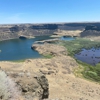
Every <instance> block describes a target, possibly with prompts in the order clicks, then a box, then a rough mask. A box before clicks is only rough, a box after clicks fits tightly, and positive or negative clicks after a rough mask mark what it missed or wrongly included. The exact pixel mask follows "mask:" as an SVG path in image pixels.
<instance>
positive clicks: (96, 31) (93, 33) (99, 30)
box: [81, 25, 100, 37]
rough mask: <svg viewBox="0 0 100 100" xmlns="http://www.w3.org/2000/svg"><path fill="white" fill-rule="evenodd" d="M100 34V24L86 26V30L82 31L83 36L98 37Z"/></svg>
mask: <svg viewBox="0 0 100 100" xmlns="http://www.w3.org/2000/svg"><path fill="white" fill-rule="evenodd" d="M97 36H100V26H94V25H90V26H86V28H85V30H84V31H83V32H82V33H81V37H97Z"/></svg>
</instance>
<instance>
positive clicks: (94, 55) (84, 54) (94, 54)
mask: <svg viewBox="0 0 100 100" xmlns="http://www.w3.org/2000/svg"><path fill="white" fill-rule="evenodd" d="M75 58H77V59H78V60H81V61H82V62H85V63H88V64H91V65H96V64H97V63H100V48H91V49H89V50H87V49H82V51H81V52H79V53H78V54H75Z"/></svg>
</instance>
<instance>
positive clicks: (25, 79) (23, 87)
mask: <svg viewBox="0 0 100 100" xmlns="http://www.w3.org/2000/svg"><path fill="white" fill-rule="evenodd" d="M8 75H9V76H10V77H11V78H12V79H13V80H15V83H16V84H17V86H18V87H20V91H21V93H22V95H23V96H24V98H25V100H33V98H37V99H38V100H41V99H45V98H48V97H49V84H48V80H47V78H46V77H45V75H43V74H42V73H38V72H37V73H36V72H35V73H30V72H27V71H26V72H15V71H13V73H10V72H9V73H8Z"/></svg>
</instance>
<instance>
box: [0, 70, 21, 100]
mask: <svg viewBox="0 0 100 100" xmlns="http://www.w3.org/2000/svg"><path fill="white" fill-rule="evenodd" d="M19 95H20V93H19V91H18V89H17V87H16V85H15V83H14V82H13V81H12V80H11V79H10V78H9V77H8V76H7V75H6V74H5V72H4V71H1V70H0V100H20V99H18V98H19Z"/></svg>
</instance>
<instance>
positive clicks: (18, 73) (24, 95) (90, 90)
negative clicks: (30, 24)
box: [0, 43, 100, 100]
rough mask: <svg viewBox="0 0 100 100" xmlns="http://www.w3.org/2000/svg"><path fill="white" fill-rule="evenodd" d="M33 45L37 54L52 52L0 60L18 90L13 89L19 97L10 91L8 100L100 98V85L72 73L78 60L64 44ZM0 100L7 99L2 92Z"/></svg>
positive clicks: (90, 99) (2, 68)
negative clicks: (46, 55) (23, 59)
mask: <svg viewBox="0 0 100 100" xmlns="http://www.w3.org/2000/svg"><path fill="white" fill-rule="evenodd" d="M32 47H33V48H34V49H36V50H37V51H38V52H39V53H40V54H52V55H53V58H51V59H46V58H41V59H28V60H26V61H25V62H20V63H15V62H7V61H6V62H5V61H2V62H0V66H1V71H3V72H5V73H6V75H8V76H7V77H8V78H10V79H11V80H12V81H13V83H14V84H16V87H17V88H14V89H13V91H20V92H16V93H18V96H16V97H18V98H14V95H13V93H15V92H12V95H13V96H12V95H10V98H9V99H8V100H42V99H46V100H100V85H99V84H96V83H93V82H90V81H87V80H84V79H81V78H78V77H75V75H74V74H73V69H74V68H77V67H78V64H77V63H76V61H75V60H74V59H73V58H71V57H69V56H68V55H67V51H66V49H65V48H64V47H62V46H58V45H54V44H48V43H46V44H41V45H36V44H35V45H33V46H32ZM8 85H9V81H8ZM10 86H12V87H13V86H14V85H12V84H11V85H10ZM10 91H12V89H10ZM19 93H20V94H19ZM13 98H14V99H13ZM1 100H6V99H4V98H3V96H2V99H1Z"/></svg>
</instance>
